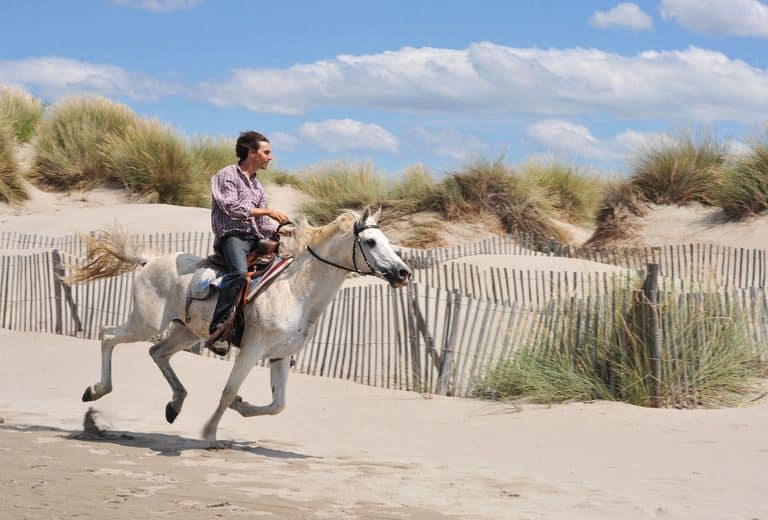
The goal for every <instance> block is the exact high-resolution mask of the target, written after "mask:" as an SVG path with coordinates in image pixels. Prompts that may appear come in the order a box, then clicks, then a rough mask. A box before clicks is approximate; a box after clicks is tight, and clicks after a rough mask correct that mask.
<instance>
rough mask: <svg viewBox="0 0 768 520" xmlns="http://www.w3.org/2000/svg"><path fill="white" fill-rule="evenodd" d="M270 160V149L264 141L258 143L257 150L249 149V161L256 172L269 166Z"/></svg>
mask: <svg viewBox="0 0 768 520" xmlns="http://www.w3.org/2000/svg"><path fill="white" fill-rule="evenodd" d="M271 160H272V149H271V148H270V147H269V143H268V142H266V141H259V149H258V150H254V149H251V161H253V165H254V166H255V167H256V169H257V170H263V169H265V168H266V167H267V166H269V161H271Z"/></svg>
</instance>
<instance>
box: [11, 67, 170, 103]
mask: <svg viewBox="0 0 768 520" xmlns="http://www.w3.org/2000/svg"><path fill="white" fill-rule="evenodd" d="M0 83H6V84H15V85H19V86H23V87H24V88H27V89H29V90H32V91H34V92H35V93H37V94H38V95H40V96H41V97H43V98H49V99H58V98H60V97H63V96H68V95H75V94H90V95H101V96H118V97H126V98H130V99H136V100H139V99H144V100H146V99H150V100H155V99H158V98H160V97H162V96H167V95H172V94H175V93H177V92H178V91H179V90H180V89H181V87H180V86H179V85H177V84H175V83H170V82H165V81H161V80H156V79H153V78H150V77H147V76H142V75H140V74H134V73H131V72H128V71H126V70H124V69H121V68H120V67H117V66H115V65H101V64H93V63H86V62H83V61H76V60H70V59H67V58H57V57H48V58H33V59H29V60H20V61H0Z"/></svg>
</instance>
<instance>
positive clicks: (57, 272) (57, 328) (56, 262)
mask: <svg viewBox="0 0 768 520" xmlns="http://www.w3.org/2000/svg"><path fill="white" fill-rule="evenodd" d="M51 260H52V261H53V295H54V301H55V304H54V310H55V313H56V322H55V325H54V329H53V330H54V332H56V334H61V331H62V325H61V283H62V282H61V277H62V276H64V266H63V265H62V264H61V254H60V253H59V250H58V249H54V250H53V251H51Z"/></svg>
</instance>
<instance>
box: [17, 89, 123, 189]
mask: <svg viewBox="0 0 768 520" xmlns="http://www.w3.org/2000/svg"><path fill="white" fill-rule="evenodd" d="M136 121H137V117H136V116H135V115H134V113H133V112H132V111H131V110H130V109H128V108H127V107H125V106H124V105H121V104H118V103H114V102H112V101H109V100H107V99H103V98H69V99H65V100H64V101H61V102H60V103H58V104H57V105H56V106H54V108H53V111H52V113H51V114H50V117H47V118H45V119H43V121H42V123H41V126H40V134H39V138H38V140H37V143H36V144H35V150H36V157H35V163H34V165H33V167H32V177H33V178H34V179H36V180H37V181H38V182H40V183H41V184H44V185H48V186H52V187H55V188H60V189H70V188H75V187H76V188H82V187H88V186H93V185H96V184H98V183H100V182H103V181H105V180H107V178H108V173H107V171H106V167H105V162H104V160H105V157H104V155H103V154H102V153H101V148H102V146H103V145H104V143H105V142H106V140H107V139H108V138H110V137H112V136H114V137H120V136H123V135H124V134H125V131H126V129H127V128H128V127H129V126H130V125H131V124H133V123H135V122H136Z"/></svg>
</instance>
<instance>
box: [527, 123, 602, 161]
mask: <svg viewBox="0 0 768 520" xmlns="http://www.w3.org/2000/svg"><path fill="white" fill-rule="evenodd" d="M525 133H526V134H527V135H528V136H529V137H532V138H534V139H535V140H536V141H538V142H539V143H540V144H542V145H544V146H546V147H548V148H550V149H552V150H554V151H556V152H559V153H561V154H566V155H577V156H581V157H589V158H594V159H608V158H609V157H608V156H609V153H608V152H607V151H606V150H605V148H604V147H603V146H602V145H601V143H600V141H599V140H598V139H596V138H595V136H593V135H592V132H590V131H589V129H588V128H587V127H586V126H582V125H577V124H575V123H571V122H570V121H565V120H563V119H545V120H542V121H538V122H536V123H533V124H532V125H529V126H528V128H526V130H525Z"/></svg>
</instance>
